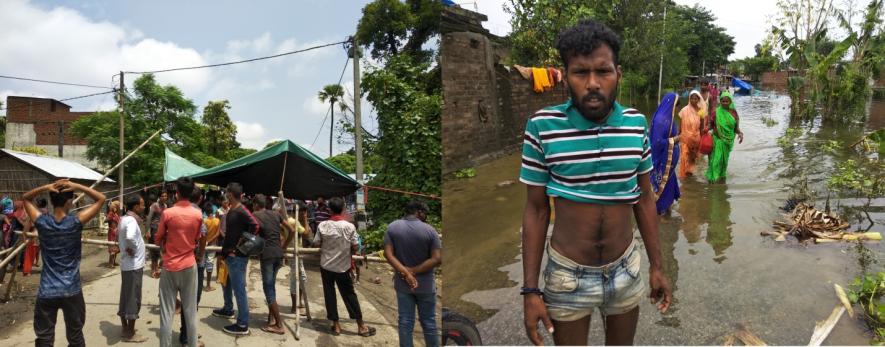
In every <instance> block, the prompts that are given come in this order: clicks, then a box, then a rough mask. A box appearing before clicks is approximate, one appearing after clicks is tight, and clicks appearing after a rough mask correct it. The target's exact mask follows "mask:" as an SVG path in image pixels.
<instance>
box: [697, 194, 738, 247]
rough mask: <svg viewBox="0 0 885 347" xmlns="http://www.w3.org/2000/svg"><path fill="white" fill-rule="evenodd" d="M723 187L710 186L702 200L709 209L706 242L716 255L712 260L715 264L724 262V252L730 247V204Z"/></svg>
mask: <svg viewBox="0 0 885 347" xmlns="http://www.w3.org/2000/svg"><path fill="white" fill-rule="evenodd" d="M725 187H726V186H725V185H724V184H715V185H711V186H710V189H709V190H708V192H709V194H707V198H706V199H705V200H704V201H706V202H707V206H709V209H710V217H709V218H708V219H707V220H709V224H708V226H707V237H706V241H707V243H708V244H709V245H710V247H713V253H714V254H715V255H716V257H714V258H713V260H714V261H716V262H717V263H722V261H724V260H725V250H726V249H728V247H731V225H732V224H734V223H732V222H731V204H730V203H729V196H728V194H727V193H726V192H725Z"/></svg>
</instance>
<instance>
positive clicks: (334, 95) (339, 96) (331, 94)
mask: <svg viewBox="0 0 885 347" xmlns="http://www.w3.org/2000/svg"><path fill="white" fill-rule="evenodd" d="M317 97H318V98H319V99H320V101H321V102H326V101H328V102H329V107H330V110H331V112H332V121H331V122H329V124H330V125H329V126H330V127H331V128H332V130H331V132H330V133H329V155H332V133H334V131H335V103H336V102H337V103H338V108H339V109H340V110H341V112H344V111H346V110H347V104H345V103H344V102H342V100H343V99H344V87H342V86H341V85H340V84H327V85H326V86H325V87H323V90H320V91H319V93H317Z"/></svg>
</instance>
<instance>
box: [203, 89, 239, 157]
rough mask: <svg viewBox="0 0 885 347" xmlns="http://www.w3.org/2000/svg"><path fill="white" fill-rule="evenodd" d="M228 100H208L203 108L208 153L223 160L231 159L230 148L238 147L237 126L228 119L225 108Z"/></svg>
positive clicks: (228, 105)
mask: <svg viewBox="0 0 885 347" xmlns="http://www.w3.org/2000/svg"><path fill="white" fill-rule="evenodd" d="M229 109H230V102H229V101H227V100H221V101H209V103H208V104H206V107H204V108H203V118H202V120H201V121H202V123H203V125H204V126H206V128H207V130H208V131H207V133H206V135H207V139H208V141H209V148H208V149H207V150H208V152H209V154H210V155H212V156H213V157H216V158H219V159H223V160H233V159H236V157H231V156H230V154H232V152H231V150H233V149H236V148H240V143H239V142H237V126H236V125H234V123H233V122H231V120H230V116H229V115H228V114H227V110H229Z"/></svg>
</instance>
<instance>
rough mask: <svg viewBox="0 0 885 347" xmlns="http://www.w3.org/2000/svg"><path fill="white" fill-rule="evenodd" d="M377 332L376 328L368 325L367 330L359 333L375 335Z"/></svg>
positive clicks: (361, 334)
mask: <svg viewBox="0 0 885 347" xmlns="http://www.w3.org/2000/svg"><path fill="white" fill-rule="evenodd" d="M376 332H377V330H375V328H373V327H367V328H366V331H363V332H360V333H359V335H360V336H362V337H369V336H375V333H376Z"/></svg>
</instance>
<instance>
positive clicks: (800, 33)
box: [772, 0, 885, 123]
mask: <svg viewBox="0 0 885 347" xmlns="http://www.w3.org/2000/svg"><path fill="white" fill-rule="evenodd" d="M778 7H779V8H780V11H781V13H780V15H779V17H778V18H777V20H776V24H775V26H774V27H773V28H772V33H773V35H774V36H775V37H776V39H777V41H778V42H779V43H780V47H781V48H782V49H783V50H784V51H785V52H786V53H787V54H788V57H789V65H790V67H792V68H795V69H798V70H799V71H801V72H802V75H801V76H796V77H791V78H790V81H789V85H788V86H789V91H790V96H791V98H792V99H793V101H792V109H791V113H792V115H793V117H799V118H806V119H813V118H815V117H817V116H821V117H822V118H823V119H825V120H835V121H839V122H844V123H848V122H857V121H859V120H860V119H861V118H862V117H863V116H864V113H865V112H864V111H865V109H864V105H865V103H866V100H867V99H868V98H869V97H870V95H871V93H872V92H871V89H870V85H869V83H868V81H869V80H870V78H872V77H873V76H877V75H876V74H877V73H878V72H879V69H880V68H881V66H882V63H883V61H885V30H883V27H882V25H881V24H882V22H883V20H882V14H883V0H871V1H870V2H869V4H868V5H867V6H866V9H865V10H864V11H863V16H862V18H863V20H862V21H860V22H859V23H858V22H856V23H851V22H850V21H849V20H847V19H846V17H851V15H852V14H853V13H854V9H851V8H848V9H839V8H835V7H833V4H832V2H826V1H823V2H813V1H803V0H781V1H779V2H778ZM834 20H835V21H837V24H838V25H839V26H840V27H841V29H842V30H843V31H844V32H846V33H847V35H846V36H845V37H844V38H843V39H841V40H836V39H835V38H833V37H831V36H829V34H828V27H829V26H831V25H833V24H834V23H832V21H834ZM849 52H851V53H852V56H851V59H850V60H848V61H846V58H848V56H847V55H848V53H849Z"/></svg>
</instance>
